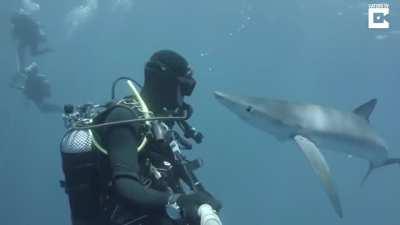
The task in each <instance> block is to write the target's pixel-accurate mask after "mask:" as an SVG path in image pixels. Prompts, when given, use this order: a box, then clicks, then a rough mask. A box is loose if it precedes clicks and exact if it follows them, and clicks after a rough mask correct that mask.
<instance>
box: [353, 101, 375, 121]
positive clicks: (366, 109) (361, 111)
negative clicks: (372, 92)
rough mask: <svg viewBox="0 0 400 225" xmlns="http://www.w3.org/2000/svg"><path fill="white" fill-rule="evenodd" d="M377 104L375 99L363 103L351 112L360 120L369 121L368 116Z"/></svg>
mask: <svg viewBox="0 0 400 225" xmlns="http://www.w3.org/2000/svg"><path fill="white" fill-rule="evenodd" d="M377 102H378V100H377V99H376V98H374V99H371V100H369V101H368V102H367V103H364V104H362V105H360V106H358V107H357V108H355V109H354V110H353V112H354V113H355V114H357V115H359V116H361V117H362V118H364V119H366V120H367V121H369V116H370V115H371V113H372V111H374V108H375V105H376V103H377Z"/></svg>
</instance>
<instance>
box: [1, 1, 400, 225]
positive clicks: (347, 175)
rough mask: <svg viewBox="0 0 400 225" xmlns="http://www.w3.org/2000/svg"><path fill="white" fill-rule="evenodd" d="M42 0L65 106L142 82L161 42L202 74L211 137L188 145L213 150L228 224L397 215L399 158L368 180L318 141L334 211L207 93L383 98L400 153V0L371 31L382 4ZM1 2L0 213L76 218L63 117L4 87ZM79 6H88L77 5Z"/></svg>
mask: <svg viewBox="0 0 400 225" xmlns="http://www.w3.org/2000/svg"><path fill="white" fill-rule="evenodd" d="M36 2H37V3H38V4H40V10H39V11H37V12H35V18H37V19H38V20H39V21H40V22H41V23H42V25H43V26H44V29H45V31H46V33H47V35H48V39H49V45H50V46H51V47H52V48H54V50H55V51H54V52H52V53H49V54H46V55H44V56H42V57H39V58H37V59H35V60H36V61H37V62H38V64H39V65H40V69H41V72H42V73H43V74H46V75H47V76H48V78H49V80H50V82H51V84H52V91H53V97H52V100H51V101H53V102H56V103H58V104H62V105H63V104H67V103H72V104H83V103H88V102H93V103H103V102H105V101H107V100H109V98H110V88H111V83H112V81H113V80H114V79H115V78H117V77H119V76H121V75H129V76H131V77H132V78H134V79H137V80H138V81H140V82H142V81H143V67H144V64H145V62H146V60H147V59H148V58H149V57H150V55H151V54H152V53H153V52H155V51H157V50H160V49H173V50H176V51H178V52H180V53H181V54H183V55H184V56H185V57H186V58H187V59H188V61H189V62H190V63H191V65H192V67H193V68H194V70H195V77H196V79H197V80H198V86H197V88H196V90H195V92H194V95H193V97H191V98H189V99H188V100H187V101H188V103H190V104H192V105H193V106H194V109H195V114H194V116H193V118H192V119H191V121H192V124H193V125H194V126H195V127H197V128H198V129H199V130H200V131H202V132H203V133H204V135H205V140H204V142H203V143H202V144H201V145H198V146H196V147H195V150H193V152H191V153H190V155H191V156H199V157H201V158H202V159H203V160H204V161H205V165H204V167H203V168H202V169H201V170H200V171H199V172H198V174H199V176H200V178H201V180H202V181H203V183H204V184H205V186H206V187H207V188H208V189H209V190H210V191H211V192H212V193H214V194H215V195H216V197H217V198H219V199H220V200H221V201H222V202H223V204H224V208H223V210H222V212H221V217H222V221H223V224H225V225H239V224H255V225H268V224H324V225H336V224H340V225H356V224H363V225H400V205H399V200H400V168H399V167H398V166H390V167H385V168H382V169H377V170H376V171H374V172H373V174H372V176H371V177H370V178H369V179H368V181H367V183H366V185H365V186H364V187H363V188H361V187H360V182H361V179H362V177H363V175H364V174H365V172H366V170H367V166H368V162H367V161H365V160H362V159H357V158H354V157H349V156H346V155H343V154H340V153H336V152H331V151H326V150H324V149H322V151H323V153H324V155H325V156H326V159H327V161H328V163H329V164H330V166H331V169H332V172H333V176H334V180H335V182H336V185H337V187H338V191H339V195H340V197H341V200H342V205H343V210H344V218H343V219H339V218H338V217H337V216H336V215H335V213H334V210H333V209H332V207H331V205H330V203H329V201H328V198H327V196H326V195H325V193H324V192H323V190H322V188H321V186H320V184H319V180H318V178H317V177H316V176H315V175H314V173H313V171H312V170H311V167H310V166H309V165H308V162H307V161H306V159H305V158H304V156H303V154H302V153H301V151H299V149H298V148H297V147H296V146H295V145H294V144H293V143H291V142H287V143H280V142H279V141H277V140H276V139H275V138H273V137H272V136H269V135H267V134H266V133H263V132H261V131H259V130H256V129H254V128H252V127H250V126H248V125H247V124H245V123H243V122H242V121H241V120H239V119H238V118H237V117H236V116H234V115H233V114H231V113H230V112H228V110H227V109H225V108H224V107H222V106H221V105H219V104H218V103H217V102H216V101H215V99H214V98H213V96H212V92H213V91H215V90H220V91H224V92H228V93H232V94H240V95H249V96H265V97H272V98H281V99H287V100H291V101H301V102H310V103H317V104H322V105H328V106H332V107H335V108H338V109H341V110H347V111H350V110H352V109H353V108H355V107H356V106H358V105H361V104H362V103H364V102H366V101H368V100H369V99H371V98H378V105H377V107H376V109H375V111H374V112H373V114H372V117H371V125H372V126H373V127H374V128H375V129H376V130H377V131H378V133H379V134H380V135H381V136H382V137H383V138H384V139H385V140H386V142H387V144H388V146H389V155H390V156H391V157H400V135H399V130H400V122H399V115H400V101H399V97H400V89H399V85H400V65H399V60H400V2H399V1H394V0H390V1H389V0H386V1H385V3H389V4H390V7H391V8H390V10H391V11H390V17H389V19H390V22H391V28H390V29H388V30H369V29H368V27H367V15H366V12H367V10H368V3H373V2H368V1H356V0H346V1H344V0H335V1H327V0H325V1H317V0H311V1H289V0H279V1H265V0H246V1H245V0H219V1H213V0H203V1H191V0H170V1H164V0H146V1H145V0H134V1H129V0H125V1H124V0H119V1H117V0H99V1H98V2H97V1H91V0H89V1H81V0H79V1H78V0H68V1H61V0H37V1H36ZM0 4H1V7H0V28H1V29H0V65H1V67H0V72H1V76H0V83H1V85H2V88H1V89H0V96H1V98H2V101H3V103H1V110H0V118H1V119H2V123H1V126H0V154H1V155H0V178H1V181H0V190H1V192H0V196H1V201H0V219H1V221H0V224H2V225H55V224H57V225H68V224H70V218H69V208H68V201H67V196H66V195H65V193H64V191H63V189H61V188H60V187H59V180H60V179H63V175H62V171H61V159H60V153H59V141H60V139H61V137H62V135H63V132H64V127H63V121H62V118H61V115H55V114H52V115H51V114H41V113H40V112H39V111H38V110H37V108H36V107H35V106H34V105H33V104H31V103H30V102H28V101H27V100H25V99H24V97H23V96H22V95H21V94H20V93H19V92H17V91H16V90H14V89H11V88H9V86H8V84H9V82H10V79H11V76H12V75H13V74H14V73H15V46H14V44H13V42H12V40H11V35H10V34H9V30H10V24H9V17H10V15H11V14H12V12H13V11H15V10H17V9H18V8H19V7H20V6H21V2H20V1H17V0H1V3H0ZM79 5H83V7H81V8H80V9H86V10H84V11H74V9H77V8H76V7H78V6H79ZM85 7H86V8H85ZM78 9H79V8H78ZM80 13H81V14H80ZM82 13H83V14H82Z"/></svg>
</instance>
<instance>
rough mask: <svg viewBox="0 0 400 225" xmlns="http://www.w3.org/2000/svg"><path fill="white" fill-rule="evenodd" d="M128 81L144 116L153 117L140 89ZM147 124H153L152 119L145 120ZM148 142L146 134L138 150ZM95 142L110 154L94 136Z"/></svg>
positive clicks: (98, 147) (99, 148) (102, 150)
mask: <svg viewBox="0 0 400 225" xmlns="http://www.w3.org/2000/svg"><path fill="white" fill-rule="evenodd" d="M126 83H127V84H128V87H129V89H131V91H132V92H133V95H134V96H135V98H136V100H137V101H138V103H139V104H140V107H141V108H142V111H143V114H144V118H145V119H149V118H150V117H151V112H150V110H149V108H148V107H147V105H146V103H145V102H144V101H143V99H142V97H141V96H140V93H139V91H138V90H137V89H136V87H135V85H134V84H133V82H132V81H130V80H128V81H126ZM145 123H146V125H149V126H150V125H151V124H150V121H146V122H145ZM89 133H90V135H91V136H93V132H92V130H89ZM147 142H148V139H147V137H146V136H145V137H144V138H143V140H142V142H141V143H140V145H139V146H138V148H137V150H138V152H141V151H142V150H143V149H144V147H145V146H146V144H147ZM93 144H94V146H96V148H97V149H98V150H99V151H101V152H102V153H104V154H106V155H108V151H107V150H106V149H104V148H103V147H102V146H101V145H100V144H99V143H98V142H97V141H96V138H93Z"/></svg>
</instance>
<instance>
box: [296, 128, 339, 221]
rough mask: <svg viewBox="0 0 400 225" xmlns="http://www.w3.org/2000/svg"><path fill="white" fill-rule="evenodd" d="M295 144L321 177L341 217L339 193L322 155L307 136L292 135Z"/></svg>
mask: <svg viewBox="0 0 400 225" xmlns="http://www.w3.org/2000/svg"><path fill="white" fill-rule="evenodd" d="M294 140H295V141H296V143H297V145H298V146H299V147H300V149H301V150H302V151H303V152H304V155H305V156H306V158H307V160H308V161H309V162H310V164H311V167H312V168H313V170H314V172H315V173H316V174H317V175H318V176H319V178H320V179H321V183H322V186H323V187H324V189H325V192H326V193H327V194H328V196H329V199H330V201H331V203H332V205H333V208H334V209H335V211H336V213H337V214H338V215H339V217H340V218H342V217H343V212H342V207H341V204H340V199H339V195H338V194H337V192H336V188H335V184H334V183H333V181H332V178H331V173H330V169H329V166H328V164H327V163H326V161H325V158H324V156H323V155H322V154H321V152H320V151H319V149H318V148H317V146H315V144H314V143H313V142H312V141H310V140H309V139H308V138H306V137H303V136H301V135H296V136H295V137H294Z"/></svg>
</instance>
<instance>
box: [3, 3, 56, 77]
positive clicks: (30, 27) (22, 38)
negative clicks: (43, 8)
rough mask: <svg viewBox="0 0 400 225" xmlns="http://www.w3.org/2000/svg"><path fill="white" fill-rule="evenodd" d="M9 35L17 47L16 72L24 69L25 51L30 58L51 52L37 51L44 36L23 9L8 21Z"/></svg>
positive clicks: (44, 38)
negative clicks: (27, 50)
mask: <svg viewBox="0 0 400 225" xmlns="http://www.w3.org/2000/svg"><path fill="white" fill-rule="evenodd" d="M10 22H11V25H12V28H11V35H12V37H13V39H14V40H15V41H16V45H17V71H18V72H21V70H23V69H24V68H25V67H26V49H27V48H29V50H30V54H31V56H38V55H42V54H44V53H47V52H50V51H52V50H51V49H50V48H47V47H46V48H43V49H39V44H41V43H43V42H45V41H46V35H45V33H44V31H43V30H42V29H41V27H40V24H39V23H38V22H37V21H35V20H34V19H33V18H32V16H31V15H30V14H29V13H28V12H26V11H25V10H23V9H20V10H19V11H18V12H15V13H14V14H13V15H12V16H11V19H10Z"/></svg>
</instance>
